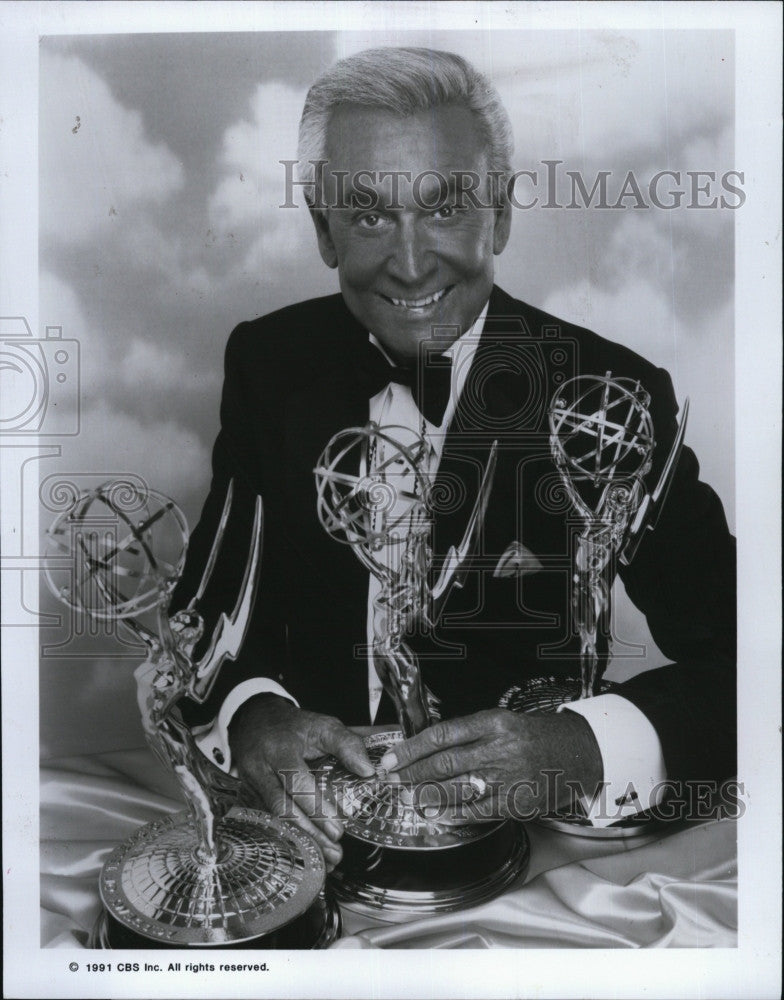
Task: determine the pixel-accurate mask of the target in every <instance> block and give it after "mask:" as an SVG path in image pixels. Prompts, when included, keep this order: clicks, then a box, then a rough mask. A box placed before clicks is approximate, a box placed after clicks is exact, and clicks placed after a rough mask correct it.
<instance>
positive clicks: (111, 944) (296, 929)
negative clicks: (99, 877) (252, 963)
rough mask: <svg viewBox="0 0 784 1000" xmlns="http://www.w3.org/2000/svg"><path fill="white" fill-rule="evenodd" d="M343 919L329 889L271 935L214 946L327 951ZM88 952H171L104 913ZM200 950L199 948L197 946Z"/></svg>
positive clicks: (94, 930)
mask: <svg viewBox="0 0 784 1000" xmlns="http://www.w3.org/2000/svg"><path fill="white" fill-rule="evenodd" d="M340 932H341V919H340V907H339V906H338V905H337V902H336V900H335V896H334V894H333V893H332V892H331V891H330V890H329V889H326V888H325V889H324V891H323V892H321V893H319V895H318V898H317V899H316V901H315V902H314V903H313V904H312V905H311V906H310V908H309V909H308V910H307V911H306V912H305V913H304V914H303V915H302V916H301V917H298V918H296V919H295V920H292V921H291V923H289V924H286V926H285V927H280V928H278V930H276V931H272V932H271V933H269V934H263V935H261V937H256V938H251V939H250V940H248V941H238V942H236V943H231V944H222V945H213V949H211V950H216V951H227V950H232V951H233V950H236V949H246V948H255V949H259V950H273V949H274V950H281V949H291V950H301V951H306V950H316V949H319V948H328V947H329V946H330V945H331V944H332V943H333V942H334V941H337V939H338V938H339V937H340ZM87 947H88V948H108V949H112V950H119V949H124V948H140V949H141V948H144V949H145V950H146V949H147V948H169V947H170V945H168V944H163V943H162V942H161V941H159V940H157V939H155V938H148V937H144V936H143V935H142V934H138V933H137V932H135V931H132V930H131V929H130V928H128V927H124V926H123V925H122V924H121V923H119V921H117V920H115V919H114V917H113V916H112V915H111V914H110V913H109V912H108V911H107V910H102V911H101V913H100V915H99V917H98V919H97V921H96V922H95V926H94V927H93V930H92V933H91V934H90V939H89V943H88V945H87ZM197 947H198V946H197Z"/></svg>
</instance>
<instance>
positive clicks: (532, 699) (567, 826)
mask: <svg viewBox="0 0 784 1000" xmlns="http://www.w3.org/2000/svg"><path fill="white" fill-rule="evenodd" d="M618 687H619V685H618V684H614V683H613V682H612V681H605V680H602V681H600V682H599V690H598V691H597V694H611V693H612V692H614V691H616V690H617V689H618ZM579 699H580V681H579V680H578V679H577V678H576V677H564V678H555V677H533V678H531V679H530V680H528V681H526V682H525V683H524V684H522V685H519V686H518V685H515V686H514V687H511V688H509V690H508V691H506V692H505V693H504V694H503V695H502V696H501V698H500V700H499V702H498V705H499V708H508V709H509V711H510V712H556V711H557V710H558V709H559V708H560V706H561V705H568V704H570V703H571V702H575V701H579ZM536 822H537V823H538V824H539V826H543V827H547V828H548V829H550V830H557V831H558V832H559V833H567V834H569V835H571V836H573V837H586V838H587V839H589V840H626V839H628V838H633V837H645V836H650V834H652V833H655V832H656V831H657V830H658V829H659V828H660V827H662V826H663V825H664V824H663V822H662V821H661V820H658V819H655V818H653V817H652V816H649V815H648V814H647V813H638V814H637V815H635V816H628V817H626V818H625V819H622V820H619V821H618V822H617V823H613V824H612V825H611V826H602V827H599V826H594V825H593V824H592V823H591V821H590V820H589V819H587V818H586V817H585V816H579V815H576V814H572V813H568V814H567V813H564V814H557V813H555V814H549V815H547V816H541V817H540V818H539V819H537V820H536Z"/></svg>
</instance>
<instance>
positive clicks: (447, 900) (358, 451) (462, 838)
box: [315, 423, 528, 920]
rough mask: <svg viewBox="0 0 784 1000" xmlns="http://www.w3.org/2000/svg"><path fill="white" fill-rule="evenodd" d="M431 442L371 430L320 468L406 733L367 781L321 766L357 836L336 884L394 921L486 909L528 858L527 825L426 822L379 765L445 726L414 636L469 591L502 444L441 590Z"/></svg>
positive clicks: (323, 492) (328, 521) (357, 431)
mask: <svg viewBox="0 0 784 1000" xmlns="http://www.w3.org/2000/svg"><path fill="white" fill-rule="evenodd" d="M427 447H428V445H427V444H426V442H425V441H424V439H422V438H420V437H417V436H414V437H413V438H412V437H411V432H410V431H407V430H405V429H404V428H398V427H384V428H381V427H379V426H377V425H376V424H374V423H369V424H368V425H366V426H365V427H362V428H360V427H355V428H350V429H347V430H345V431H341V432H340V433H338V434H336V435H335V436H334V437H333V438H332V439H331V440H330V441H329V443H328V444H327V446H326V448H325V449H324V451H323V453H322V455H321V457H320V459H319V461H318V464H317V467H316V469H315V476H316V487H317V494H318V515H319V519H320V521H321V524H322V525H323V527H324V529H325V530H326V531H327V532H328V534H329V535H330V536H331V537H332V538H334V539H336V540H337V541H339V542H343V543H345V544H348V545H350V546H351V548H352V549H353V551H354V553H355V555H356V556H357V558H358V559H359V560H360V562H361V563H362V564H363V566H365V567H366V568H367V569H368V570H369V572H370V573H371V574H372V576H373V578H374V579H375V581H376V585H375V596H374V598H373V602H372V603H373V642H372V646H371V650H370V652H371V654H372V659H373V664H374V666H375V669H376V673H377V674H378V677H379V679H380V680H381V682H382V684H383V687H384V690H385V691H386V692H387V694H388V695H389V696H390V697H391V699H392V702H393V703H394V705H395V708H396V711H397V716H398V723H399V727H400V728H399V730H397V731H392V732H379V733H376V734H374V735H372V736H369V737H366V738H365V746H366V749H367V752H368V756H369V757H370V760H371V762H372V763H373V764H374V765H376V768H377V773H376V778H375V779H367V778H358V777H357V776H356V775H353V774H351V773H350V772H349V771H348V770H347V769H345V768H344V767H343V766H342V765H341V764H340V763H339V762H338V761H337V760H335V759H334V758H325V759H324V760H322V761H320V762H319V763H318V765H316V773H317V774H319V775H320V776H321V779H322V781H323V785H324V789H325V791H326V793H327V794H328V795H329V796H330V797H331V798H333V799H334V801H335V803H336V805H337V808H338V810H339V812H340V814H341V816H342V817H343V819H344V825H345V833H346V835H345V836H344V838H343V853H344V857H343V861H342V862H341V864H340V865H339V866H338V868H337V869H336V870H335V872H334V873H333V874H332V876H331V877H330V881H331V883H332V885H333V886H334V889H335V894H336V895H337V897H338V898H339V899H340V901H341V903H342V904H343V905H345V906H347V907H349V908H352V909H355V910H358V911H360V912H366V913H370V914H372V915H374V916H376V917H379V916H382V915H383V919H386V920H405V919H410V918H411V917H412V916H424V915H427V914H432V913H441V912H446V911H449V910H456V909H461V908H463V907H468V906H474V905H477V904H479V903H482V902H485V901H486V900H488V899H491V898H493V897H494V896H496V895H498V894H499V893H501V892H502V891H503V890H504V889H505V888H506V887H507V886H508V885H510V884H511V882H513V881H514V880H515V879H516V878H517V877H518V876H519V875H520V874H521V872H523V871H524V870H525V868H526V866H527V862H528V841H527V837H526V835H525V832H524V830H523V828H522V827H521V826H520V824H518V823H513V822H511V821H501V822H488V823H466V824H463V825H453V824H449V823H444V822H440V821H439V820H438V819H430V818H427V816H426V815H425V811H424V810H419V809H418V808H417V807H416V804H415V803H414V801H413V797H412V795H411V793H410V791H409V790H408V789H406V788H405V787H404V786H401V785H399V784H392V783H389V782H386V781H385V780H384V779H385V774H384V773H383V771H382V770H380V767H379V762H380V760H381V758H382V757H383V756H384V754H385V753H386V752H387V750H388V749H389V748H390V747H392V746H394V744H395V743H397V742H399V741H400V740H402V739H405V738H406V737H409V736H412V735H414V734H416V733H419V732H421V731H422V730H423V729H426V728H427V727H428V726H430V725H432V724H433V722H434V721H435V717H434V715H433V710H432V705H431V699H430V698H429V695H428V692H427V690H426V688H425V686H424V683H423V681H422V677H421V673H420V668H419V664H418V662H417V657H416V655H415V653H414V652H413V650H412V649H411V648H410V647H409V646H408V645H407V644H406V642H405V636H406V634H407V633H409V632H411V631H412V630H413V629H414V628H416V627H418V626H424V627H430V626H432V625H433V623H435V622H437V621H438V619H439V617H440V614H441V611H442V610H443V607H444V604H445V602H446V600H447V598H448V596H449V593H450V592H451V590H452V589H453V588H454V587H459V586H462V584H463V581H464V578H465V574H466V572H467V570H468V561H469V559H470V556H471V554H472V551H473V549H474V548H475V545H476V543H477V540H478V535H479V532H480V530H481V526H482V523H483V520H484V515H485V510H486V507H487V502H488V499H489V495H490V489H491V486H492V480H493V474H494V471H495V462H496V446H495V445H494V446H493V449H492V451H491V452H490V455H489V458H488V462H487V465H486V468H485V472H484V476H483V481H482V483H481V486H480V490H479V495H478V498H477V501H476V504H475V506H474V509H473V511H472V514H471V517H470V519H469V523H468V526H467V528H466V531H465V534H464V536H463V539H462V541H461V543H460V545H459V546H458V547H456V548H455V547H453V548H452V549H450V551H449V553H448V554H447V557H446V560H445V563H444V566H443V569H442V571H441V573H440V575H439V578H438V580H437V581H436V583H435V584H434V585H433V586H432V589H430V588H429V585H428V576H429V572H430V568H431V564H432V552H431V534H432V531H431V529H432V524H431V513H430V506H429V502H428V501H429V492H430V482H429V480H428V478H427V477H426V476H425V475H424V474H423V473H422V471H421V469H422V463H423V458H424V455H425V450H426V449H427Z"/></svg>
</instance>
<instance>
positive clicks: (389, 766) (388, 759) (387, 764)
mask: <svg viewBox="0 0 784 1000" xmlns="http://www.w3.org/2000/svg"><path fill="white" fill-rule="evenodd" d="M378 763H379V765H380V766H381V767H383V768H384V770H385V771H394V770H396V768H397V757H396V756H395V755H394V754H393V753H392V751H391V750H388V751H387V752H386V753H385V754H384V756H383V757H382V758H381V760H380V761H379V762H378Z"/></svg>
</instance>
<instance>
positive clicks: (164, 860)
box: [46, 482, 340, 948]
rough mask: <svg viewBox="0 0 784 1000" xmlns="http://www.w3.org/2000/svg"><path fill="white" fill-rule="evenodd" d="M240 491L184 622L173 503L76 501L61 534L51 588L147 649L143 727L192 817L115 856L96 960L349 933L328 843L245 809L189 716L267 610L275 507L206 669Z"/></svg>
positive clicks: (110, 493)
mask: <svg viewBox="0 0 784 1000" xmlns="http://www.w3.org/2000/svg"><path fill="white" fill-rule="evenodd" d="M232 492H233V489H232V485H230V486H229V490H228V492H227V497H226V502H225V505H224V508H223V513H222V517H221V521H220V525H219V528H218V531H217V533H216V538H215V541H214V544H213V547H212V551H211V553H210V556H209V559H208V562H207V566H206V569H205V571H204V575H203V578H202V581H201V584H200V586H199V589H198V592H197V594H196V595H195V597H194V598H193V600H192V601H191V602H190V604H189V605H188V607H187V608H186V609H184V610H182V611H178V612H176V613H175V614H174V615H172V616H171V617H170V616H169V615H168V607H169V603H170V600H171V595H172V591H173V590H174V587H175V585H176V583H177V580H178V579H179V577H180V575H181V573H182V569H183V566H184V563H185V553H186V550H187V541H188V529H187V525H186V522H185V519H184V517H183V515H182V513H181V511H180V510H179V508H178V507H177V505H176V504H175V503H174V502H173V501H172V500H170V499H168V498H167V497H165V496H163V495H161V494H159V493H155V492H153V491H152V490H140V489H137V488H136V487H133V486H130V485H129V484H128V483H124V482H114V483H107V484H105V485H103V486H101V487H99V488H98V489H94V490H91V491H89V492H85V493H82V494H80V495H79V496H76V497H75V498H74V500H73V502H72V503H71V504H70V505H69V507H68V509H67V510H65V511H64V512H63V513H62V514H61V515H60V516H58V518H57V519H56V520H55V522H54V523H53V524H52V526H51V528H50V529H49V532H48V536H49V539H50V543H51V544H50V549H49V551H48V552H47V556H46V575H47V581H48V583H49V586H50V588H51V590H52V592H53V593H54V594H55V596H56V597H58V598H59V599H60V600H61V601H63V602H64V603H65V604H66V605H68V606H69V607H70V608H71V609H72V610H74V611H75V612H77V613H80V614H86V615H89V616H91V617H92V618H95V619H101V620H104V621H117V622H119V623H121V624H122V625H123V626H125V627H126V629H128V630H129V631H130V633H131V634H132V635H133V636H134V638H135V639H137V640H141V641H142V642H143V644H144V645H145V646H146V647H147V649H148V657H147V660H146V661H145V663H143V664H142V666H141V667H140V668H139V669H138V670H137V671H136V679H137V683H138V700H139V706H140V709H141V713H142V723H143V726H144V730H145V734H146V737H147V741H148V743H149V745H150V746H151V748H152V750H153V751H154V752H155V754H156V756H157V757H158V758H159V759H160V760H161V761H162V762H163V764H164V765H165V766H166V767H167V768H169V769H170V770H171V771H172V772H173V773H174V775H175V777H176V778H177V781H178V783H179V786H180V789H181V791H182V794H183V797H184V798H185V801H186V803H187V805H188V809H187V811H186V812H183V813H179V814H177V815H174V816H171V817H167V818H166V819H163V820H160V821H158V822H154V823H149V824H147V825H146V826H143V827H142V828H141V829H139V830H138V831H137V832H136V833H135V834H134V835H133V836H132V837H131V838H130V839H129V840H127V841H126V842H125V843H123V844H120V845H119V846H118V847H117V848H116V849H115V850H114V851H113V852H112V854H111V855H110V856H109V858H108V859H107V861H106V863H105V864H104V866H103V869H102V871H101V875H100V894H101V899H102V902H103V906H104V909H103V912H102V914H101V916H100V917H99V920H98V923H97V925H96V928H95V930H94V932H93V937H92V940H91V943H90V944H91V947H99V948H179V947H197V948H203V947H214V948H237V947H244V948H247V947H253V948H318V947H325V946H326V945H328V944H329V943H330V942H331V941H333V940H334V939H335V938H336V937H337V936H338V934H339V929H340V917H339V911H338V909H337V906H336V904H335V903H334V902H333V901H332V899H331V898H330V896H329V894H327V893H325V891H324V881H325V868H324V861H323V858H322V855H321V852H320V850H319V848H318V846H317V845H316V843H315V841H313V840H312V839H311V838H310V837H309V836H308V835H307V834H305V833H304V832H303V831H302V830H300V829H299V828H298V827H297V826H295V825H294V824H293V823H290V822H286V821H283V820H279V819H276V818H275V817H273V816H270V815H267V814H266V813H263V812H258V811H256V810H253V809H248V808H244V807H241V806H240V805H238V804H237V802H236V799H237V792H238V788H239V785H238V782H237V781H236V779H234V778H232V777H230V776H229V775H226V774H224V773H223V772H221V771H219V770H218V769H217V768H215V767H214V766H213V765H212V763H211V762H210V761H209V760H208V759H207V758H206V757H205V756H204V755H203V754H202V753H201V751H200V750H199V748H198V746H197V745H196V743H195V741H194V737H193V735H192V733H191V731H190V729H189V727H188V726H187V725H186V724H185V723H184V721H183V719H182V717H181V714H180V711H179V709H178V703H179V702H180V700H181V699H182V698H183V697H185V696H187V697H188V698H190V699H192V700H194V701H196V702H203V701H204V700H205V699H206V698H207V697H208V695H209V693H210V690H211V689H212V687H213V684H214V681H215V679H216V677H217V674H218V671H219V669H220V667H221V664H222V663H223V662H224V661H225V660H226V659H230V660H233V659H235V658H236V656H237V653H238V652H239V649H240V647H241V645H242V641H243V638H244V636H245V631H246V628H247V624H248V621H249V618H250V614H251V611H252V608H253V602H254V597H255V592H256V580H257V575H258V570H259V566H260V560H261V543H262V526H263V513H262V503H261V498H257V499H256V507H255V518H254V525H253V532H252V538H251V540H250V551H249V555H248V559H247V563H246V566H245V572H244V578H243V582H242V586H241V588H240V593H239V596H238V598H237V602H236V605H235V607H234V610H233V612H232V614H231V615H230V616H229V615H226V614H225V613H224V614H222V615H221V617H220V619H219V621H218V623H217V625H216V627H215V631H214V632H213V634H212V636H211V638H210V640H209V642H208V643H207V648H206V651H205V652H204V653H203V654H202V655H201V657H200V658H199V659H196V658H195V655H194V649H195V647H196V644H197V643H198V642H199V640H200V639H201V638H202V635H203V632H204V623H203V620H202V618H201V616H200V615H199V613H198V610H197V604H198V602H199V600H200V599H201V597H202V596H203V594H204V590H205V587H206V585H207V582H208V580H209V577H210V575H211V573H212V570H213V569H214V566H215V563H216V560H217V558H218V552H219V550H220V546H221V541H222V538H223V535H224V532H225V529H226V524H227V522H228V518H229V512H230V507H231V502H232ZM143 615H149V616H151V618H152V620H153V624H152V625H151V626H150V625H147V624H144V623H143V621H142V620H140V616H143Z"/></svg>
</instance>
